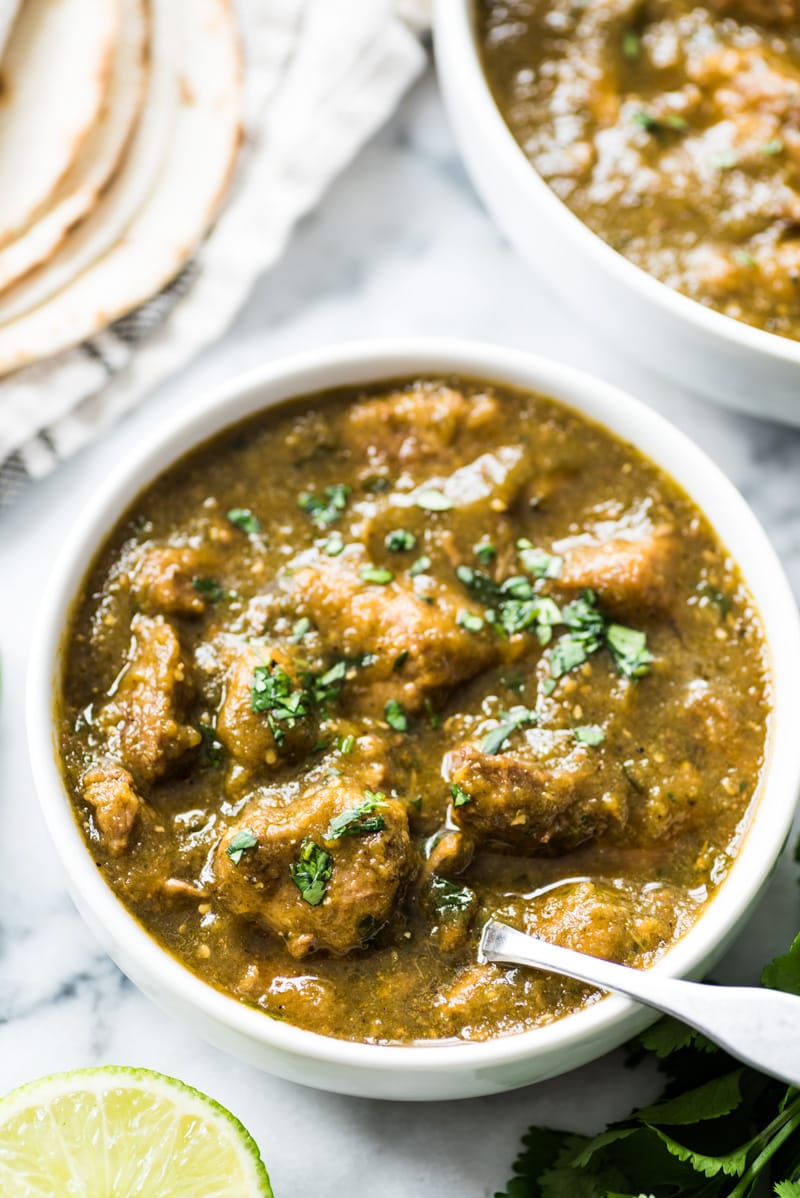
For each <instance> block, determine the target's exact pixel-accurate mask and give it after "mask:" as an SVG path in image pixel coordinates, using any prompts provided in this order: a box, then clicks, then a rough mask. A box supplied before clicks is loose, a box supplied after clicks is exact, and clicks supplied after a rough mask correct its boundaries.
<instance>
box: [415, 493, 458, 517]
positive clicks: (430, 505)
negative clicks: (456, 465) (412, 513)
mask: <svg viewBox="0 0 800 1198" xmlns="http://www.w3.org/2000/svg"><path fill="white" fill-rule="evenodd" d="M414 502H415V503H416V505H417V507H421V508H424V510H425V511H426V512H449V511H450V509H451V507H452V506H453V501H452V499H448V498H447V496H446V495H445V494H444V492H443V491H440V490H438V489H437V488H436V487H426V488H425V490H424V491H418V492H417V495H416V498H415V500H414Z"/></svg>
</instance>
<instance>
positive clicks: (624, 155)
mask: <svg viewBox="0 0 800 1198" xmlns="http://www.w3.org/2000/svg"><path fill="white" fill-rule="evenodd" d="M476 3H477V13H478V37H479V41H480V43H481V46H482V50H483V58H484V66H485V71H486V75H487V78H488V80H489V83H490V85H491V88H492V90H493V92H494V95H495V99H496V101H497V104H498V106H499V108H500V110H501V112H502V113H503V116H504V117H505V119H506V121H507V122H508V125H509V127H510V129H511V131H512V133H513V134H514V136H515V137H516V139H517V141H518V142H519V143H520V145H521V147H522V149H523V150H524V151H525V153H526V155H527V156H528V158H529V159H530V161H531V162H532V163H533V165H534V166H535V167H536V169H537V171H538V172H539V174H541V175H542V177H543V178H544V179H545V180H546V181H547V182H548V183H549V185H550V186H551V188H552V189H553V191H554V192H555V193H556V195H558V196H559V197H560V199H562V200H563V201H564V202H565V203H566V204H567V205H568V206H569V207H570V208H571V209H572V210H573V212H575V214H576V215H577V216H579V217H580V219H581V220H582V221H583V222H584V223H585V224H587V225H588V226H589V227H590V228H591V229H593V230H594V232H595V233H598V234H599V235H600V236H601V237H602V238H604V240H606V241H607V242H608V243H609V244H610V245H612V246H613V247H614V248H615V249H617V250H619V251H620V253H622V254H624V255H625V257H626V258H629V259H630V260H631V261H632V262H634V263H635V264H636V265H637V266H640V267H642V268H643V269H644V270H646V271H647V272H649V273H650V274H652V275H654V276H655V277H656V278H657V279H660V280H661V281H662V282H664V283H667V284H668V285H669V286H671V287H674V288H676V289H677V290H679V291H682V292H684V293H685V294H686V295H688V296H691V297H692V298H693V299H695V300H699V301H700V302H701V303H703V304H706V305H708V306H710V307H712V308H716V309H718V310H719V311H720V312H723V313H725V314H726V315H728V316H732V317H735V318H736V319H738V320H743V321H745V322H747V323H749V324H753V325H756V326H758V327H760V328H762V329H766V330H767V331H769V332H773V333H779V334H781V335H783V336H785V337H793V338H800V0H476Z"/></svg>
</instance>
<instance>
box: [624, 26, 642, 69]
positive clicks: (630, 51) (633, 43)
mask: <svg viewBox="0 0 800 1198" xmlns="http://www.w3.org/2000/svg"><path fill="white" fill-rule="evenodd" d="M641 48H642V39H641V38H640V37H639V34H638V33H637V32H636V30H635V29H626V30H625V32H624V33H623V35H622V57H623V58H627V60H628V62H635V61H636V59H637V58H638V57H639V52H640V50H641Z"/></svg>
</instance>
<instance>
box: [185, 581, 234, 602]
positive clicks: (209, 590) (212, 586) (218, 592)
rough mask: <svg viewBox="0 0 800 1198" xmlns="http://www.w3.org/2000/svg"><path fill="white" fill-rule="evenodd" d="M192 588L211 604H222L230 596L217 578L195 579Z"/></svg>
mask: <svg viewBox="0 0 800 1198" xmlns="http://www.w3.org/2000/svg"><path fill="white" fill-rule="evenodd" d="M192 586H193V587H194V589H195V590H196V591H197V592H198V594H200V595H202V596H203V598H204V599H208V601H209V603H220V602H221V600H223V599H225V598H226V597H227V594H228V592H227V591H226V590H225V588H224V587H223V586H222V584H221V583H220V582H218V581H217V579H216V578H193V579H192Z"/></svg>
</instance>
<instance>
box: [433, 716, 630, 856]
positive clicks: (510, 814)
mask: <svg viewBox="0 0 800 1198" xmlns="http://www.w3.org/2000/svg"><path fill="white" fill-rule="evenodd" d="M596 752H597V751H596V749H592V748H589V747H588V746H587V745H585V744H578V743H576V742H575V739H574V736H573V734H572V733H571V732H567V731H565V732H558V731H547V730H545V729H533V730H532V731H528V732H527V733H525V735H524V737H519V736H518V737H517V738H516V739H515V743H514V747H513V748H510V749H508V750H507V751H506V752H503V753H494V754H490V753H485V752H483V750H482V748H481V747H480V745H479V744H475V743H473V742H467V743H465V744H463V745H460V746H458V747H457V748H456V749H454V750H453V751H452V752H451V753H449V754H448V756H447V758H446V759H445V763H444V773H445V775H446V777H447V779H448V781H450V782H453V783H455V784H456V785H457V786H458V787H459V788H460V789H461V790H462V791H463V792H464V793H465V794H467V795H469V801H467V802H464V803H463V804H461V805H459V806H458V807H454V808H453V820H454V821H455V823H457V824H458V825H459V826H460V827H462V828H464V829H465V830H466V831H468V832H472V833H473V834H474V835H475V836H476V837H478V838H479V839H481V840H489V841H494V842H498V843H500V844H503V845H507V846H509V847H510V848H513V849H514V851H515V852H521V853H530V854H535V853H537V852H540V851H542V850H545V849H549V850H552V849H557V850H561V851H565V850H568V849H571V848H574V847H575V846H576V845H579V844H581V843H582V842H583V841H585V840H590V839H592V837H595V836H598V835H600V834H601V833H602V832H604V831H605V830H606V829H607V828H608V827H609V826H610V825H611V824H612V823H622V822H624V819H625V815H626V810H625V800H624V797H623V788H622V787H620V789H619V791H618V790H617V789H616V788H609V787H608V786H607V785H606V784H605V782H604V779H603V778H601V777H599V776H598V774H597V767H598V758H597V756H596Z"/></svg>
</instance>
